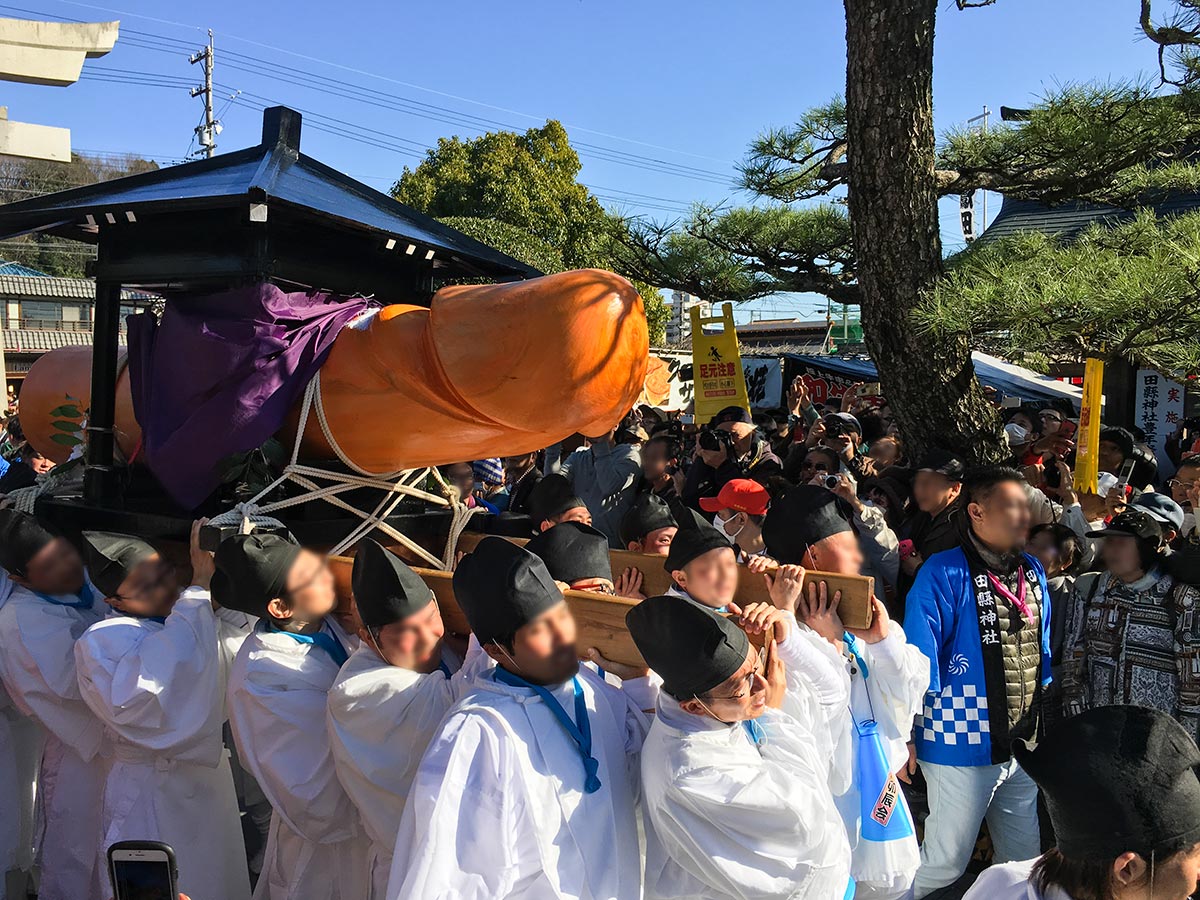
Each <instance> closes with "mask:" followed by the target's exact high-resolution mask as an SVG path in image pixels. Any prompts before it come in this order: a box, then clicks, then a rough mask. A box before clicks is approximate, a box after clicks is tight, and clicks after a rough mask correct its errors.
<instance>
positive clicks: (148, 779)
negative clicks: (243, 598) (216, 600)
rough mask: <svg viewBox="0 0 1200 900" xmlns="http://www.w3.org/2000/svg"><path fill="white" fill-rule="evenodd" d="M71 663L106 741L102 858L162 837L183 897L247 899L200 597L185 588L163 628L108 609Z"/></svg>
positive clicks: (213, 659) (209, 620)
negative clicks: (121, 844) (109, 744)
mask: <svg viewBox="0 0 1200 900" xmlns="http://www.w3.org/2000/svg"><path fill="white" fill-rule="evenodd" d="M75 663H76V670H77V671H78V673H79V688H80V692H81V693H82V694H83V699H84V700H85V701H86V702H87V704H88V706H89V707H91V709H92V711H93V712H94V713H95V714H96V715H97V716H98V717H99V718H100V719H101V720H102V721H103V722H104V724H105V726H106V727H107V728H108V731H109V734H110V735H112V741H113V757H114V759H113V764H112V768H111V769H110V770H109V773H108V779H107V781H106V782H105V786H104V820H103V821H104V840H103V843H102V844H101V853H100V856H101V859H103V858H104V849H105V848H107V847H109V846H111V845H112V844H114V843H116V842H117V841H131V840H153V841H162V842H163V843H166V844H169V845H170V846H171V847H172V848H173V849H174V851H175V860H176V862H177V864H178V866H179V886H180V889H181V890H182V891H184V892H185V893H186V894H187V895H188V896H189V897H191V898H192V900H249V897H250V877H249V874H248V872H247V869H246V847H245V844H244V843H243V841H242V827H241V819H240V818H239V815H238V807H237V797H236V796H235V795H234V791H233V775H232V774H231V772H230V770H229V757H228V754H226V752H225V748H224V746H222V744H221V726H222V724H223V723H224V721H225V694H224V691H223V690H222V688H223V684H222V679H221V671H220V669H221V666H220V658H219V648H218V645H217V617H216V616H215V615H214V614H213V608H212V599H211V597H210V595H209V593H208V591H206V590H203V589H201V588H198V587H195V586H193V587H189V588H188V589H187V590H185V591H184V592H183V594H182V595H181V596H180V598H179V600H178V601H177V602H176V604H175V607H174V609H172V611H171V614H170V615H169V616H167V619H166V622H165V623H163V622H155V621H152V620H150V619H138V618H133V617H131V616H126V615H121V614H119V613H114V614H113V615H111V616H109V618H107V619H105V620H104V621H103V622H100V623H98V624H96V625H93V626H92V627H91V628H89V629H88V630H87V632H86V633H85V634H84V635H83V637H81V638H80V639H79V640H78V641H77V642H76V644H75ZM106 887H107V886H106ZM111 896H112V891H111V889H110V890H106V891H105V894H104V897H105V898H106V900H107V898H110V897H111Z"/></svg>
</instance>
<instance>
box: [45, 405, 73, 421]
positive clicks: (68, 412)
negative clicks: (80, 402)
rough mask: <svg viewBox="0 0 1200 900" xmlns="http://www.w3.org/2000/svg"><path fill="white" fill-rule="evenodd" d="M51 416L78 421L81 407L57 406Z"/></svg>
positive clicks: (51, 411)
mask: <svg viewBox="0 0 1200 900" xmlns="http://www.w3.org/2000/svg"><path fill="white" fill-rule="evenodd" d="M50 415H52V416H60V417H64V418H67V419H78V418H79V416H80V413H79V407H78V406H70V405H66V406H56V407H54V409H52V410H50Z"/></svg>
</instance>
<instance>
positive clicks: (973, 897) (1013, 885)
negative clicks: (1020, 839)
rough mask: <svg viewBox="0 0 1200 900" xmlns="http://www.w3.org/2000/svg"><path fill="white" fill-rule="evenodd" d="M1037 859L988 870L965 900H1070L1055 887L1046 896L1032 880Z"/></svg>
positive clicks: (984, 871) (983, 873)
mask: <svg viewBox="0 0 1200 900" xmlns="http://www.w3.org/2000/svg"><path fill="white" fill-rule="evenodd" d="M1036 862H1037V860H1036V859H1026V860H1023V861H1021V862H1010V863H1004V864H1003V865H999V866H989V867H988V868H986V869H984V870H983V872H981V873H980V875H979V877H978V878H976V879H975V883H974V884H973V885H971V889H970V890H968V891H967V892H966V893H965V894H963V900H1071V897H1070V896H1069V895H1068V894H1067V892H1066V891H1064V890H1063V889H1062V888H1060V887H1054V886H1052V887H1051V888H1050V889H1049V890H1048V891H1046V892H1045V893H1044V894H1043V893H1042V892H1041V891H1039V890H1038V889H1037V885H1035V884H1034V883H1033V882H1032V881H1030V880H1029V873H1030V872H1031V871H1032V870H1033V864H1034V863H1036Z"/></svg>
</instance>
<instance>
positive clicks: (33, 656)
mask: <svg viewBox="0 0 1200 900" xmlns="http://www.w3.org/2000/svg"><path fill="white" fill-rule="evenodd" d="M88 587H89V589H91V591H92V603H91V605H90V606H87V607H83V608H78V609H77V608H74V607H71V606H66V605H63V604H64V603H66V602H72V603H73V602H75V601H76V598H75V597H69V596H66V597H56V598H52V599H53V600H58V601H61V602H59V603H56V602H52V600H46V599H43V598H42V597H39V596H38V595H37V594H35V593H33V592H32V591H30V590H28V589H26V588H24V587H21V586H19V585H18V586H15V587H14V588H13V591H12V593H11V594H10V595H9V598H8V601H7V602H6V603H5V604H4V607H3V608H2V609H0V680H2V681H3V683H4V687H5V689H6V690H7V691H8V695H9V697H10V698H12V702H13V705H14V706H15V707H16V709H17V710H19V711H20V712H21V713H22V714H23V715H25V716H28V717H29V718H30V719H33V720H34V721H35V722H37V723H38V724H39V725H40V726H41V728H42V732H43V734H44V735H45V744H44V745H43V748H42V760H41V767H40V770H39V774H38V808H39V810H40V818H39V821H38V829H39V831H40V835H39V836H38V837H39V839H38V841H37V843H38V847H39V850H38V861H39V863H40V865H41V872H42V874H41V883H40V884H39V886H38V891H39V893H38V896H39V898H40V900H79V898H81V897H87V898H91V897H96V896H98V895H99V894H100V893H101V892H102V891H103V889H104V887H103V886H104V884H106V883H107V881H108V872H107V869H106V868H105V867H104V866H97V864H96V863H97V859H98V855H97V848H98V847H99V846H100V839H101V825H100V809H101V802H102V799H103V795H104V778H105V776H106V775H107V773H108V763H109V760H108V753H109V747H108V742H107V740H106V737H105V734H104V726H103V725H102V724H101V722H100V720H99V719H97V718H96V716H95V714H94V713H93V712H92V711H91V710H90V709H88V706H87V704H86V703H84V702H83V698H82V697H81V696H80V694H79V683H78V680H77V679H76V677H75V641H76V640H78V639H79V637H80V636H81V635H82V634H83V633H84V632H85V631H86V630H87V629H88V628H89V627H90V626H91V625H93V624H95V623H96V622H98V621H100V619H101V618H102V617H103V615H104V613H105V612H106V611H107V610H108V605H107V604H106V603H105V602H104V600H103V599H102V598H101V597H100V592H99V591H96V590H95V589H94V588H91V585H90V584H89V585H88Z"/></svg>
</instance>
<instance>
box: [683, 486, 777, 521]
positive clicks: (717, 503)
mask: <svg viewBox="0 0 1200 900" xmlns="http://www.w3.org/2000/svg"><path fill="white" fill-rule="evenodd" d="M770 502H771V495H770V494H768V493H767V489H766V488H765V487H763V486H762V485H761V484H759V483H758V482H757V481H751V480H750V479H749V478H735V479H733V481H727V482H726V483H725V487H723V488H721V493H719V494H717V496H715V497H701V498H700V508H701V509H703V510H705V511H706V512H711V513H715V512H720V511H721V510H723V509H732V510H734V511H736V512H744V513H749V514H750V515H752V516H761V515H764V514H765V513H766V511H767V505H768V504H769V503H770Z"/></svg>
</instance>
